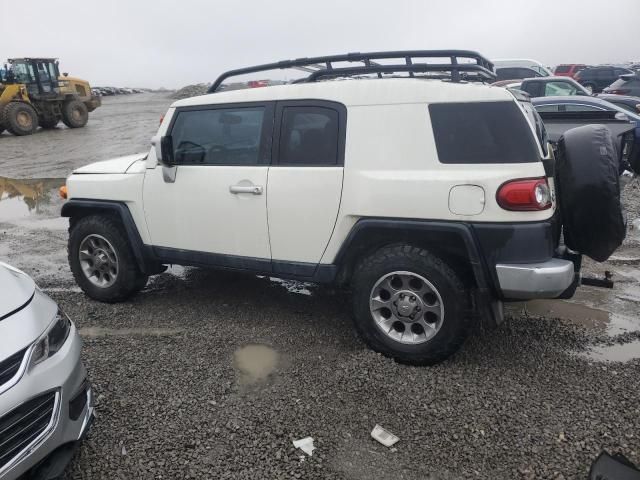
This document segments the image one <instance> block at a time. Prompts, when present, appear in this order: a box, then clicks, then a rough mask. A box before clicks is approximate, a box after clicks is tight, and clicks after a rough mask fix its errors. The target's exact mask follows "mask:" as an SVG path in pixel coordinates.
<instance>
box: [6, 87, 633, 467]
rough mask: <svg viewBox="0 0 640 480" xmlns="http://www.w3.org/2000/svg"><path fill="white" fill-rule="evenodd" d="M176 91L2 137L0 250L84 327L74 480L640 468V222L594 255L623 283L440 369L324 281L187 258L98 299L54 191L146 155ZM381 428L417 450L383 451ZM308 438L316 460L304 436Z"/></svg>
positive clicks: (525, 316) (517, 325)
mask: <svg viewBox="0 0 640 480" xmlns="http://www.w3.org/2000/svg"><path fill="white" fill-rule="evenodd" d="M169 103H170V100H169V99H167V98H166V97H164V96H161V95H152V94H145V95H136V96H127V97H115V98H106V99H105V101H104V105H103V107H102V108H100V109H98V110H97V111H96V112H94V114H92V116H91V120H90V123H89V125H88V126H87V128H85V129H79V130H68V129H66V128H60V129H58V130H55V131H51V132H38V133H37V134H36V135H34V136H32V137H22V138H17V137H11V136H9V135H7V134H3V135H1V136H0V175H2V178H0V260H3V261H8V262H9V263H11V264H13V265H15V266H17V267H19V268H22V269H24V270H25V271H26V272H27V273H29V274H30V275H32V276H33V277H34V278H35V279H36V280H37V281H38V283H39V284H40V286H41V287H42V288H43V289H44V290H45V291H46V292H48V293H49V294H50V295H51V296H52V297H54V298H55V299H56V300H57V301H58V302H59V303H60V305H61V306H62V307H63V308H64V309H65V310H66V311H67V312H68V313H69V315H70V316H71V317H72V318H73V319H74V320H75V322H76V324H77V326H78V327H79V329H80V332H81V335H82V336H83V338H84V358H85V362H86V364H87V367H88V369H89V372H90V376H91V380H92V382H93V384H94V387H95V392H96V396H97V420H96V423H95V425H94V427H93V429H92V431H91V434H90V436H89V438H88V439H87V440H86V441H85V442H84V444H83V445H82V447H81V449H80V450H79V453H78V455H77V456H76V458H75V459H74V461H73V462H72V464H71V465H70V466H69V468H68V471H67V477H68V478H87V479H89V478H91V479H94V478H110V479H113V478H122V479H125V478H127V479H128V478H212V479H219V478H251V479H255V478H269V479H276V478H332V479H333V478H337V479H401V478H404V479H424V478H442V479H454V478H492V479H501V478H504V479H507V478H585V477H586V472H587V471H588V467H589V464H590V463H591V461H592V460H593V459H594V458H595V457H596V456H597V455H598V454H599V453H600V451H601V450H603V449H606V450H608V451H610V452H622V453H624V454H625V455H626V456H627V457H629V458H630V459H631V460H632V461H634V462H636V463H638V464H640V360H638V357H640V318H639V316H640V248H639V247H640V232H638V231H637V230H632V231H630V233H629V237H628V239H627V241H626V242H625V245H624V246H623V247H622V248H621V249H620V250H619V251H618V252H617V253H616V255H615V256H614V257H613V258H612V259H611V260H610V261H609V262H607V263H605V264H596V263H595V262H586V266H585V271H586V272H588V273H590V274H594V275H602V274H603V272H604V271H605V270H609V271H611V272H613V274H614V280H616V286H615V288H614V289H613V290H602V289H595V288H591V287H583V288H581V289H580V290H579V292H578V294H577V295H576V297H575V298H574V299H572V300H571V301H544V302H543V301H537V302H528V303H522V304H513V305H510V306H509V308H508V315H507V320H506V322H505V324H503V325H502V326H501V327H500V328H498V329H497V330H493V331H484V330H481V329H479V328H476V330H475V331H474V332H473V334H472V335H471V338H470V339H469V341H468V342H467V343H466V344H465V346H464V347H463V349H462V350H461V352H460V353H459V354H457V355H456V356H455V357H454V358H452V359H451V360H449V361H447V362H444V363H442V364H441V365H438V366H436V367H433V368H414V367H407V366H403V365H398V364H396V363H394V362H393V361H391V360H388V359H385V358H384V357H381V356H379V355H377V354H375V353H373V352H371V351H370V350H368V349H367V348H366V347H365V346H364V345H363V344H362V342H361V341H360V340H359V339H358V338H357V337H356V336H355V335H354V334H353V330H352V328H351V324H350V313H349V311H350V310H349V302H348V297H347V296H346V295H345V294H344V293H342V292H335V291H332V290H331V289H328V288H320V287H317V286H313V285H305V284H299V283H295V282H283V281H275V280H273V279H268V278H259V277H253V276H246V275H237V274H230V273H218V272H208V271H202V270H198V269H185V268H179V267H174V268H172V269H170V270H169V271H168V272H166V273H164V274H162V275H159V276H156V277H154V278H152V279H151V280H150V282H149V284H148V286H147V287H146V288H145V290H144V291H143V292H142V293H141V294H139V295H138V296H136V297H135V298H133V299H132V300H130V301H128V302H126V303H122V304H117V305H106V304H101V303H98V302H94V301H92V300H89V299H88V298H87V297H86V296H84V295H83V294H82V293H81V292H80V291H79V289H78V288H77V287H76V286H75V284H74V282H73V279H72V277H71V274H70V272H69V268H68V266H67V262H66V238H67V232H66V229H67V221H66V220H65V219H62V218H60V217H59V212H60V207H61V205H62V200H61V199H60V198H59V197H58V196H57V193H56V190H57V188H58V187H59V186H60V185H61V184H62V183H63V181H64V180H63V179H64V177H65V176H66V175H68V174H69V173H70V171H71V169H72V168H74V167H77V166H80V165H83V164H86V163H89V162H91V161H95V160H100V159H106V158H108V157H113V156H117V155H122V154H128V153H132V152H136V151H142V150H145V149H146V146H147V145H148V141H149V138H150V137H151V136H152V135H153V134H154V131H155V129H156V127H157V124H158V120H159V117H160V115H161V114H162V113H163V112H164V110H165V109H166V107H167V106H168V105H169ZM627 188H628V189H630V190H628V192H627V193H626V196H627V197H628V198H627V200H628V203H629V207H630V208H629V210H630V212H631V213H630V217H631V218H630V220H633V219H634V218H637V217H638V216H640V215H639V214H638V208H637V207H638V199H640V187H639V184H638V182H635V183H632V184H631V185H630V186H629V187H627ZM254 345H259V346H258V347H255V346H254ZM376 424H380V425H382V426H383V427H385V428H387V429H388V430H390V431H391V432H393V433H394V434H395V435H397V436H398V437H400V442H399V443H397V444H396V445H395V446H394V447H393V448H392V449H389V448H386V447H383V446H382V445H380V444H378V443H376V442H375V441H374V440H372V439H371V438H370V436H369V433H370V432H371V430H372V429H373V427H374V426H375V425H376ZM306 436H312V437H313V438H314V440H315V447H316V450H315V451H314V453H313V456H311V457H308V456H306V455H305V454H304V453H303V452H302V451H300V450H297V449H295V448H294V447H293V445H292V441H293V440H297V439H301V438H303V437H306Z"/></svg>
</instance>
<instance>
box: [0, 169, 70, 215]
mask: <svg viewBox="0 0 640 480" xmlns="http://www.w3.org/2000/svg"><path fill="white" fill-rule="evenodd" d="M64 183H65V179H64V178H34V179H16V178H7V177H0V222H7V221H9V222H14V221H16V220H20V219H24V218H28V217H30V216H34V215H43V214H49V213H51V208H50V206H51V204H52V202H53V201H54V200H57V201H61V200H62V199H60V198H59V197H58V189H59V188H60V187H61V186H62V185H64ZM56 203H58V202H56Z"/></svg>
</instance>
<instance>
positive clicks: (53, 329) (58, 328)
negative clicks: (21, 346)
mask: <svg viewBox="0 0 640 480" xmlns="http://www.w3.org/2000/svg"><path fill="white" fill-rule="evenodd" d="M70 330H71V320H69V317H67V315H66V314H65V313H64V312H63V311H62V310H58V312H57V313H56V316H55V318H54V320H53V322H51V325H50V326H49V328H48V329H47V331H46V332H45V333H44V334H43V335H42V336H41V337H40V338H39V339H38V340H37V341H36V344H35V347H34V348H33V351H32V352H31V360H30V363H29V367H33V366H35V365H37V364H39V363H41V362H43V361H45V360H46V359H47V358H49V357H51V356H53V355H55V354H56V353H57V352H58V350H60V349H61V348H62V346H63V345H64V343H65V342H66V341H67V338H68V337H69V331H70Z"/></svg>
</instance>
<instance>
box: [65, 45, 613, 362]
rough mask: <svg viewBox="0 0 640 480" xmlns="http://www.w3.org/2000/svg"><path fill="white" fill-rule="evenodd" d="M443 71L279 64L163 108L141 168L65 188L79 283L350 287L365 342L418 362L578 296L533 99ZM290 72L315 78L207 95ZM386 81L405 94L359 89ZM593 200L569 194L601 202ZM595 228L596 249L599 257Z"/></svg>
mask: <svg viewBox="0 0 640 480" xmlns="http://www.w3.org/2000/svg"><path fill="white" fill-rule="evenodd" d="M445 56H446V57H448V58H452V59H454V60H455V62H454V61H452V63H451V65H450V66H443V65H440V64H439V65H438V66H437V71H435V72H434V71H433V67H432V66H430V65H429V64H428V63H425V61H424V60H425V59H429V58H441V57H443V52H442V51H434V52H430V51H418V52H416V51H412V52H389V53H384V52H376V53H370V54H367V53H357V54H353V53H352V54H347V55H341V56H340V55H338V56H331V57H316V58H302V59H297V60H288V61H282V62H277V63H273V64H267V65H261V66H256V67H249V68H246V69H239V70H234V71H230V72H226V73H224V74H222V75H221V76H220V77H219V78H218V79H217V80H216V81H215V82H214V83H213V84H212V85H211V87H210V88H209V94H208V95H203V96H198V97H192V98H188V99H184V100H179V101H177V102H175V103H174V104H173V105H172V106H171V107H170V108H169V110H168V112H167V114H166V115H165V117H164V120H163V121H162V123H161V125H160V128H159V130H158V133H157V135H156V136H155V137H154V138H153V139H152V147H151V149H150V151H149V152H147V153H142V154H138V155H132V156H128V157H123V158H119V159H115V160H110V161H106V162H99V163H94V164H91V165H88V166H85V167H82V168H80V169H78V170H76V171H75V172H74V173H73V174H72V175H71V176H70V177H69V178H68V179H67V184H66V197H67V201H66V202H65V204H64V205H63V207H62V215H63V216H65V217H69V221H70V231H69V242H68V251H69V261H70V267H71V271H72V272H73V275H74V278H75V280H76V282H77V283H78V285H79V286H80V288H81V289H82V290H83V291H84V292H85V293H86V294H87V295H89V296H90V297H92V298H94V299H96V300H99V301H103V302H119V301H123V300H125V299H127V298H128V297H130V296H131V295H134V294H135V293H136V292H138V291H139V290H140V289H142V288H143V287H144V285H145V284H146V282H147V279H148V277H149V275H153V274H156V273H159V272H162V271H163V270H164V269H165V268H166V267H165V265H168V264H180V265H197V266H201V267H210V268H222V269H233V270H238V271H243V272H247V273H251V274H256V273H258V274H267V275H270V276H276V277H284V278H293V279H298V280H306V281H311V282H320V283H332V284H336V285H339V286H350V290H351V292H352V300H353V311H354V319H355V325H356V329H357V330H358V332H359V333H360V335H361V337H362V338H363V340H364V341H365V342H366V343H367V344H368V345H369V346H370V347H371V348H373V349H374V350H376V351H379V352H382V353H383V354H385V355H388V356H391V357H393V358H395V359H397V360H398V361H402V362H407V363H413V364H432V363H435V362H438V361H441V360H443V359H445V358H447V357H448V356H450V355H452V354H453V353H454V352H455V351H456V350H457V349H458V348H459V347H460V346H461V344H462V343H463V340H464V338H465V337H466V335H467V333H468V332H469V329H470V327H471V319H473V318H476V319H477V320H483V321H485V322H487V323H488V324H496V323H499V322H500V321H501V320H502V302H503V301H507V300H513V299H532V298H557V297H560V296H562V297H563V298H569V297H571V296H572V295H573V292H574V291H575V289H576V287H577V286H578V279H579V265H580V263H579V262H578V261H576V258H577V257H576V256H575V255H574V254H573V253H571V252H570V251H568V250H557V247H558V245H559V239H560V224H559V221H560V219H559V216H558V215H555V210H556V203H555V195H556V194H555V192H554V183H553V182H549V181H548V176H550V175H552V168H551V167H552V163H550V162H551V158H550V157H549V155H550V154H549V151H548V149H547V145H546V142H545V141H544V135H543V128H542V122H540V121H539V117H538V116H537V114H536V113H535V111H534V109H533V107H532V105H531V103H530V102H529V101H528V100H526V98H527V97H525V100H523V103H522V105H521V104H520V100H518V99H516V98H515V97H514V95H513V94H512V93H511V92H510V91H509V90H507V89H502V88H495V87H491V86H488V85H477V84H475V82H474V83H472V82H470V81H469V79H470V78H471V76H472V75H474V76H475V81H476V82H477V81H484V82H489V81H493V80H495V75H494V73H493V72H492V71H491V62H490V61H488V60H487V59H485V58H484V57H482V56H481V55H479V54H477V53H474V52H464V51H462V52H461V51H456V50H452V51H447V52H446V55H445ZM465 59H471V60H473V63H468V62H467V63H464V62H463V63H462V65H463V67H462V68H461V67H460V66H459V65H461V60H465ZM344 61H349V62H352V66H350V67H341V66H339V65H340V63H338V64H337V65H335V64H334V62H344ZM356 61H357V62H359V65H356V64H355V62H356ZM394 62H395V63H394ZM282 68H304V69H306V71H307V72H309V74H308V76H307V77H306V78H304V79H301V80H300V81H298V83H295V84H288V85H280V86H268V87H264V88H254V89H244V90H235V91H219V88H220V87H221V85H223V82H224V81H225V80H227V79H228V78H231V77H233V76H236V75H239V74H245V73H249V72H250V73H258V72H262V71H268V70H271V69H282ZM463 68H464V70H463V72H464V74H465V76H464V78H461V76H459V73H460V71H461V70H462V69H463ZM387 72H394V74H397V73H398V72H403V73H404V74H405V75H408V74H409V73H411V74H412V75H413V78H410V77H409V76H407V78H395V77H393V78H384V76H383V78H375V77H374V78H360V77H362V76H365V75H370V76H371V75H378V74H383V73H387ZM443 72H449V75H448V76H446V78H445V80H448V81H442V80H441V77H443V76H444V74H443ZM432 74H435V75H433V78H432V79H429V78H428V77H429V75H432ZM336 77H338V78H345V77H346V78H351V80H350V81H332V80H331V79H334V78H336ZM353 77H356V78H353ZM420 77H422V78H420ZM424 77H427V78H424ZM319 80H324V81H319ZM460 80H465V81H460ZM536 119H538V120H536ZM534 122H535V125H533V123H534ZM416 132H422V134H420V135H416ZM374 138H375V139H376V140H375V142H372V139H374ZM596 154H597V155H598V159H599V160H598V161H602V159H608V160H607V161H611V162H614V161H615V159H613V158H609V157H607V156H606V155H603V154H602V153H601V151H600V150H599V149H598V150H597V151H596ZM577 157H578V155H567V156H566V158H567V159H568V160H567V161H571V160H572V159H573V158H577ZM580 160H582V158H580ZM577 170H578V172H577V174H576V175H577V176H580V175H581V172H580V169H577ZM592 180H593V181H594V182H595V185H596V187H597V186H598V185H600V183H601V182H605V181H606V179H604V178H600V177H598V178H594V179H592ZM565 187H566V188H567V190H565V191H570V188H569V187H568V184H564V185H563V190H564V189H565ZM602 190H603V189H599V188H595V192H594V191H592V190H589V192H588V198H587V197H583V195H584V193H577V194H575V195H576V197H575V198H576V199H577V200H584V201H585V202H587V203H589V202H592V201H599V197H598V195H599V192H601V191H602ZM63 193H64V190H63ZM292 199H295V201H292ZM618 208H619V204H618ZM614 216H615V215H614ZM617 216H618V217H621V213H620V212H618V214H617ZM564 218H567V217H564ZM607 218H609V217H607ZM616 218H617V217H616ZM589 228H593V224H590V226H589ZM596 228H597V227H596ZM602 230H603V232H604V233H602V235H601V236H598V237H597V238H596V239H595V241H600V240H601V239H603V241H606V242H607V245H611V244H612V243H611V242H610V239H609V238H608V235H610V233H611V232H610V230H608V229H602ZM583 237H584V235H581V234H580V233H579V232H578V233H576V234H575V236H574V237H572V238H583ZM591 237H592V236H590V237H589V238H591ZM604 239H606V240H604ZM617 241H618V240H616V242H617ZM619 241H621V240H619ZM582 253H586V254H588V252H586V251H583V252H582Z"/></svg>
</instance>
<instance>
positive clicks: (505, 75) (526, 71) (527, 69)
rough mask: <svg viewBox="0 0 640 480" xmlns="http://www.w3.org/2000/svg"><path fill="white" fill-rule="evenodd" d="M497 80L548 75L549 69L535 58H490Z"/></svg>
mask: <svg viewBox="0 0 640 480" xmlns="http://www.w3.org/2000/svg"><path fill="white" fill-rule="evenodd" d="M492 62H493V65H494V69H495V72H496V75H497V76H498V80H514V79H518V78H530V77H549V76H551V75H553V73H551V71H550V70H549V69H548V68H547V67H545V66H544V65H543V64H542V63H540V62H538V61H537V60H532V59H529V58H510V59H506V58H503V59H497V60H492Z"/></svg>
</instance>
